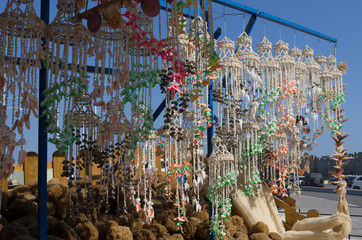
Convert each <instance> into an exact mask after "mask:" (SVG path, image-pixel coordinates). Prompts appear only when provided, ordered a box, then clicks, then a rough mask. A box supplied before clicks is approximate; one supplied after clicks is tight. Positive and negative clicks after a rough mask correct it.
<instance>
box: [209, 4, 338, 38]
mask: <svg viewBox="0 0 362 240" xmlns="http://www.w3.org/2000/svg"><path fill="white" fill-rule="evenodd" d="M212 1H213V2H215V3H218V4H221V5H225V6H226V7H229V8H232V9H235V10H239V11H242V12H246V13H248V14H252V15H255V16H257V17H261V18H264V19H266V20H269V21H271V22H275V23H278V24H280V25H283V26H286V27H290V28H292V29H295V30H298V31H300V32H304V33H307V34H309V35H313V36H315V37H318V38H321V39H324V40H327V41H329V42H333V43H337V38H334V37H330V36H328V35H325V34H323V33H320V32H317V31H314V30H312V29H308V28H306V27H303V26H301V25H298V24H295V23H292V22H290V21H287V20H284V19H282V18H278V17H276V16H273V15H271V14H268V13H265V12H261V11H259V10H257V9H255V8H251V7H248V6H245V5H243V4H240V3H236V2H234V1H231V0H212Z"/></svg>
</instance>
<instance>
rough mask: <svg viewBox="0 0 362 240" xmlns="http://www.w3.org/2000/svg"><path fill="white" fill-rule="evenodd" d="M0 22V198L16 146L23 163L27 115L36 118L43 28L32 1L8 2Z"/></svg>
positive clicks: (20, 162)
mask: <svg viewBox="0 0 362 240" xmlns="http://www.w3.org/2000/svg"><path fill="white" fill-rule="evenodd" d="M0 22H1V26H0V121H1V126H0V177H1V187H0V198H1V194H2V190H1V189H2V185H3V180H4V179H7V177H8V176H9V175H10V174H11V173H12V172H13V170H14V168H13V164H14V163H15V159H14V156H13V154H14V152H15V149H16V147H18V146H20V150H19V152H18V154H19V155H18V164H23V163H24V161H25V157H26V152H25V150H24V149H23V148H24V145H25V144H26V140H25V138H24V136H23V132H24V126H25V127H26V128H27V129H30V118H31V115H33V116H34V117H35V118H37V117H38V99H37V97H36V95H37V91H38V90H37V87H36V84H37V78H38V69H39V68H40V63H41V60H42V59H44V53H43V49H42V40H41V38H42V37H43V36H44V26H45V24H44V22H43V21H41V20H40V19H39V18H38V17H37V15H36V13H35V10H34V7H33V1H32V0H30V1H29V0H27V1H15V0H9V1H8V2H7V3H6V7H5V10H4V12H3V13H1V14H0ZM16 131H17V133H16ZM17 134H19V135H20V138H18V137H17Z"/></svg>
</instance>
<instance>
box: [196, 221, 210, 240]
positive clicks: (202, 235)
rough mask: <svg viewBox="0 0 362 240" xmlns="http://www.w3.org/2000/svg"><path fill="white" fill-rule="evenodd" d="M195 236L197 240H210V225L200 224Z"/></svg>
mask: <svg viewBox="0 0 362 240" xmlns="http://www.w3.org/2000/svg"><path fill="white" fill-rule="evenodd" d="M195 235H196V238H195V239H200V240H208V239H210V230H209V225H208V224H206V223H203V222H201V223H199V224H198V225H197V230H196V234H195Z"/></svg>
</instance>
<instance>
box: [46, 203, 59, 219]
mask: <svg viewBox="0 0 362 240" xmlns="http://www.w3.org/2000/svg"><path fill="white" fill-rule="evenodd" d="M56 213H57V205H55V203H53V202H49V201H48V202H47V215H48V216H55V214H56Z"/></svg>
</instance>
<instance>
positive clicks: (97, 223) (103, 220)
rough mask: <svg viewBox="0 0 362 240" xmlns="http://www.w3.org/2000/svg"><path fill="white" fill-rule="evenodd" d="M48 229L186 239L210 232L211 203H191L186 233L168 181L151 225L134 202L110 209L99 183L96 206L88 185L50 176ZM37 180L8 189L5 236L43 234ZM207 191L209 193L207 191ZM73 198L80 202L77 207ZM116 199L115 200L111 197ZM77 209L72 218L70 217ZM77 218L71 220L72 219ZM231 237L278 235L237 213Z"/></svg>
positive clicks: (157, 190)
mask: <svg viewBox="0 0 362 240" xmlns="http://www.w3.org/2000/svg"><path fill="white" fill-rule="evenodd" d="M47 189H48V191H47V192H48V201H47V214H48V219H47V234H48V239H51V240H60V239H64V240H97V239H100V240H130V239H135V240H156V239H157V240H162V239H168V240H169V239H171V240H182V239H186V240H189V239H199V240H206V239H209V238H210V235H209V234H210V232H209V210H208V209H209V205H208V203H207V201H206V199H205V198H204V197H201V199H200V203H201V206H202V210H201V212H198V213H196V212H195V211H194V209H193V207H192V206H191V205H187V206H186V209H187V219H188V222H186V223H184V224H183V233H181V232H180V231H179V230H178V228H177V226H176V225H175V221H174V218H175V217H177V210H176V209H175V208H174V206H173V203H171V202H167V201H166V198H165V197H164V196H163V194H162V184H158V185H156V186H154V189H153V190H154V196H155V197H154V198H153V202H154V205H153V208H154V210H155V214H154V215H155V218H154V220H153V221H152V223H151V224H150V225H148V224H144V223H143V220H144V213H141V212H139V213H135V211H134V209H132V208H130V209H129V211H128V212H129V213H128V214H123V215H119V214H115V213H114V211H113V212H112V209H113V206H114V203H112V202H110V205H111V211H109V212H108V213H105V211H104V209H105V208H104V207H103V206H102V204H100V203H99V200H100V197H99V190H98V188H97V187H96V186H95V187H94V188H93V190H94V192H93V198H94V204H93V206H89V204H87V201H86V196H85V189H84V188H82V189H81V191H76V190H75V188H68V187H67V186H65V185H64V184H62V183H60V182H58V181H56V180H55V179H53V180H51V181H49V182H48V187H47ZM37 195H38V192H37V182H36V181H33V182H31V183H29V184H28V185H22V186H18V187H16V188H14V189H13V190H10V191H7V192H4V193H3V196H2V205H1V213H2V218H0V224H1V226H0V228H1V227H2V230H1V231H0V239H7V240H30V239H36V238H37V219H36V216H37V208H38V205H37ZM203 196H206V194H204V195H203ZM70 200H72V201H74V202H77V203H78V208H77V209H76V210H75V209H74V208H73V207H72V206H71V204H70ZM110 201H111V200H110ZM69 214H72V218H69ZM70 219H71V220H70ZM225 226H226V232H227V236H225V237H224V239H226V240H230V239H237V240H244V239H255V240H259V239H274V240H279V239H281V238H278V237H279V235H278V236H276V235H277V234H276V233H269V230H268V229H267V226H263V225H262V223H260V224H259V225H258V226H255V227H253V229H250V231H248V229H247V227H246V225H245V223H244V221H243V219H242V218H241V217H239V216H232V217H230V218H229V220H228V221H227V222H226V223H225Z"/></svg>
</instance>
